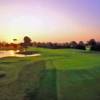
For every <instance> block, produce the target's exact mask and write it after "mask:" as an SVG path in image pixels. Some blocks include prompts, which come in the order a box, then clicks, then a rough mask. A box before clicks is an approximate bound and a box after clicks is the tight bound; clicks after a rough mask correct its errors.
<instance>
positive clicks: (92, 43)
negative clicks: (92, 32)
mask: <svg viewBox="0 0 100 100" xmlns="http://www.w3.org/2000/svg"><path fill="white" fill-rule="evenodd" d="M87 44H88V45H89V46H90V50H95V48H96V40H95V39H90V40H89V41H88V43H87Z"/></svg>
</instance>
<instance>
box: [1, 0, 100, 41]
mask: <svg viewBox="0 0 100 100" xmlns="http://www.w3.org/2000/svg"><path fill="white" fill-rule="evenodd" d="M25 35H28V36H30V37H32V39H33V40H34V41H53V42H65V41H71V40H76V41H79V40H83V41H86V40H88V39H90V38H95V39H97V40H100V0H0V41H2V40H4V41H12V39H13V38H17V39H18V40H19V41H21V40H22V38H23V37H24V36H25Z"/></svg>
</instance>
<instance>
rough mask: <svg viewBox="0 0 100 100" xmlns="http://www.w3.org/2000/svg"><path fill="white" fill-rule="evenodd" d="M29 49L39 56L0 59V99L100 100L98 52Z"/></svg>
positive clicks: (99, 55)
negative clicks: (2, 77) (39, 55)
mask: <svg viewBox="0 0 100 100" xmlns="http://www.w3.org/2000/svg"><path fill="white" fill-rule="evenodd" d="M29 50H31V51H37V52H40V53H41V57H28V58H16V57H10V58H9V57H8V58H2V59H0V70H2V71H5V72H6V74H7V76H6V77H5V78H4V79H0V100H100V96H99V95H100V53H98V52H87V51H81V50H71V49H60V50H58V49H55V50H53V49H43V48H30V49H29Z"/></svg>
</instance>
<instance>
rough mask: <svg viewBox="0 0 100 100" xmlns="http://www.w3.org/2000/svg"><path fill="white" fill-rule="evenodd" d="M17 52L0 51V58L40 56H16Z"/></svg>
mask: <svg viewBox="0 0 100 100" xmlns="http://www.w3.org/2000/svg"><path fill="white" fill-rule="evenodd" d="M16 52H17V51H14V50H8V51H4V50H3V51H0V58H3V57H9V56H10V57H13V56H15V57H29V56H40V54H32V55H24V54H16Z"/></svg>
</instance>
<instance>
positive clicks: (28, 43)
mask: <svg viewBox="0 0 100 100" xmlns="http://www.w3.org/2000/svg"><path fill="white" fill-rule="evenodd" d="M23 40H24V43H20V45H21V46H22V47H23V48H25V49H26V48H28V47H29V46H32V42H31V41H32V40H31V38H30V37H28V36H25V37H24V39H23Z"/></svg>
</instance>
